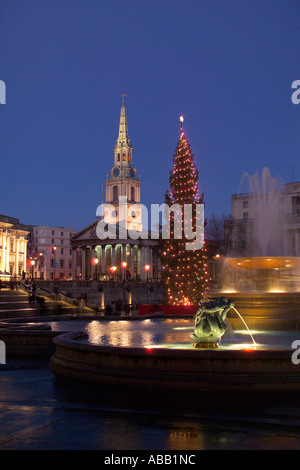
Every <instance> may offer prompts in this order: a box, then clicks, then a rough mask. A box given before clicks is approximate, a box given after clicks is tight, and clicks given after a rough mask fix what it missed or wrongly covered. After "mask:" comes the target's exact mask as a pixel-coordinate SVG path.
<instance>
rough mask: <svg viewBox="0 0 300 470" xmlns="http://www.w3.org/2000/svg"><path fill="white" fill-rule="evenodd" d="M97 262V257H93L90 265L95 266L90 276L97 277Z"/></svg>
mask: <svg viewBox="0 0 300 470" xmlns="http://www.w3.org/2000/svg"><path fill="white" fill-rule="evenodd" d="M98 263H99V259H98V258H93V259H92V265H93V266H95V274H94V276H92V277H94V279H98V271H97V267H98Z"/></svg>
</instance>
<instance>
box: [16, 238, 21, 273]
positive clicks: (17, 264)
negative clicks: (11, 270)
mask: <svg viewBox="0 0 300 470" xmlns="http://www.w3.org/2000/svg"><path fill="white" fill-rule="evenodd" d="M19 243H20V241H19V239H18V238H17V239H16V244H15V246H16V248H15V276H18V275H19V250H20V246H19Z"/></svg>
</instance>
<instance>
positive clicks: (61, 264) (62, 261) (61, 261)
mask: <svg viewBox="0 0 300 470" xmlns="http://www.w3.org/2000/svg"><path fill="white" fill-rule="evenodd" d="M60 267H61V268H64V267H65V260H64V259H61V260H60Z"/></svg>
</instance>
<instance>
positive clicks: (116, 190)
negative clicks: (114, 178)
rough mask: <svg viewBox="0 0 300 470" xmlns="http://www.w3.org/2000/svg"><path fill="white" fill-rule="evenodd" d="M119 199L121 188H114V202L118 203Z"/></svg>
mask: <svg viewBox="0 0 300 470" xmlns="http://www.w3.org/2000/svg"><path fill="white" fill-rule="evenodd" d="M118 198H119V188H118V186H114V187H113V201H114V202H116V201H118Z"/></svg>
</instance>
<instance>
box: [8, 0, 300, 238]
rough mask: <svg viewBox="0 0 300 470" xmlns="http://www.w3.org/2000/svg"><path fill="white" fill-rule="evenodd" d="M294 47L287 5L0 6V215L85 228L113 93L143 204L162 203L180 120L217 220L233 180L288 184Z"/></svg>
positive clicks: (297, 53)
mask: <svg viewBox="0 0 300 470" xmlns="http://www.w3.org/2000/svg"><path fill="white" fill-rule="evenodd" d="M299 39H300V2H299V0H295V1H293V0H282V1H276V0H272V1H268V0H263V1H262V0H260V1H256V0H248V1H247V0H243V1H241V0H237V1H233V0H227V1H214V0H206V1H203V0H196V1H193V0H181V1H177V0H160V1H157V0H148V1H144V0H139V1H132V0H108V1H106V0H98V1H96V0H94V1H91V0H59V1H57V0H37V1H33V0H25V1H24V0H1V3H0V80H3V81H4V82H5V84H6V88H7V97H6V99H7V103H6V105H0V120H1V125H0V133H1V134H0V158H1V160H0V161H1V184H0V214H6V215H10V216H13V217H18V218H19V219H20V220H21V222H23V223H26V224H38V223H41V224H44V225H52V226H65V227H74V228H75V229H77V230H80V229H82V228H84V227H85V226H87V225H88V224H90V223H91V222H92V221H94V220H95V215H96V208H97V206H98V204H100V203H101V193H102V185H104V182H105V179H106V175H107V173H108V171H109V170H110V169H111V167H112V166H113V146H114V144H115V141H116V138H117V134H118V124H119V116H120V107H121V96H120V95H121V93H122V91H123V89H124V90H125V92H126V94H127V96H126V110H127V119H128V129H129V137H130V139H131V143H132V145H133V147H134V150H133V164H134V166H135V167H136V168H137V170H138V172H139V174H140V177H141V181H142V187H141V197H142V202H143V203H144V204H146V205H147V206H149V205H150V204H151V203H162V202H163V201H164V193H165V191H166V189H167V188H168V185H169V182H168V178H169V171H170V170H171V169H172V157H173V153H174V150H175V147H176V144H177V140H178V138H179V130H180V123H179V116H180V115H181V114H183V115H184V117H185V121H184V129H185V133H186V136H187V137H188V139H189V142H190V145H191V148H192V151H193V155H194V159H195V163H196V165H197V168H198V171H199V187H200V190H201V192H202V191H203V192H204V200H205V204H206V206H205V213H206V216H208V217H209V216H210V215H211V214H212V213H215V214H217V215H221V214H224V213H225V214H229V213H230V197H231V194H232V193H237V192H238V190H239V183H240V180H241V177H242V175H243V173H244V172H248V173H250V175H252V174H253V173H254V172H255V171H258V172H259V173H260V172H261V170H262V169H263V167H264V166H267V167H269V169H270V171H271V173H272V175H273V176H276V177H278V178H279V179H280V180H281V182H290V181H292V180H293V179H294V180H295V181H296V180H297V181H299V180H300V161H299V156H300V132H299V131H300V105H298V106H296V105H294V104H293V103H292V101H291V95H292V89H291V84H292V82H293V81H294V80H300V40H299ZM293 168H294V169H293ZM243 189H244V190H247V188H243Z"/></svg>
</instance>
